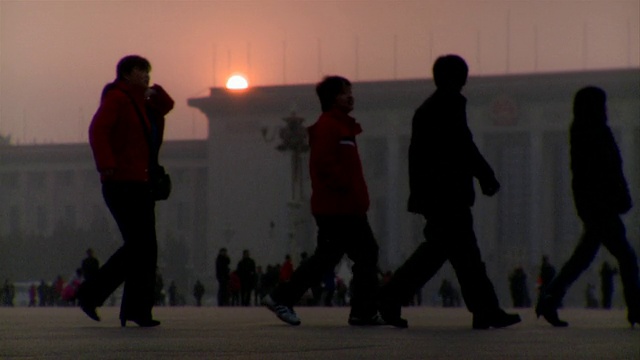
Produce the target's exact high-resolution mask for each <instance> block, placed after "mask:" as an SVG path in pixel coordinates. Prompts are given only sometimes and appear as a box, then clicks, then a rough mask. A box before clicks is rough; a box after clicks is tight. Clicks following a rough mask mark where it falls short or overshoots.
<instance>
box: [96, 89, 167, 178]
mask: <svg viewBox="0 0 640 360" xmlns="http://www.w3.org/2000/svg"><path fill="white" fill-rule="evenodd" d="M153 89H154V90H155V94H154V95H153V96H151V98H150V99H147V100H145V89H144V88H140V87H135V86H131V85H129V84H127V83H126V82H124V81H121V80H116V81H114V82H113V83H111V84H109V85H107V86H106V87H105V90H104V92H103V94H102V99H101V101H100V107H99V108H98V110H97V111H96V114H95V115H94V116H93V120H92V121H91V125H90V126H89V143H90V145H91V150H92V151H93V157H94V160H95V162H96V167H97V169H98V171H99V172H100V174H101V177H100V178H101V180H102V181H103V182H104V181H140V182H144V181H147V180H148V179H149V173H148V168H149V143H148V141H147V138H146V136H145V132H144V129H143V128H142V124H141V123H140V118H139V116H138V113H137V112H136V110H135V108H134V106H133V104H132V102H131V98H130V97H129V96H127V94H129V95H131V97H133V99H134V100H135V101H136V103H137V105H138V109H139V110H140V111H141V112H142V115H143V117H144V121H145V125H146V126H147V129H148V131H149V132H150V125H149V119H148V118H147V113H146V106H145V102H146V103H147V104H146V105H149V106H150V107H151V108H153V109H154V111H156V113H157V114H159V115H161V116H159V117H160V118H162V117H164V115H166V114H167V113H168V112H169V111H170V110H171V109H172V108H173V104H174V103H173V100H172V99H171V97H170V96H169V95H168V94H167V93H166V92H165V91H164V89H162V87H160V86H159V85H154V86H153ZM125 92H126V94H125ZM158 128H159V129H158V132H159V133H160V134H161V131H162V130H163V129H164V119H161V120H160V121H159V124H158ZM108 170H112V171H113V174H112V175H106V174H105V171H108Z"/></svg>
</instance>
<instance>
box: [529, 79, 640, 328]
mask: <svg viewBox="0 0 640 360" xmlns="http://www.w3.org/2000/svg"><path fill="white" fill-rule="evenodd" d="M570 143H571V173H572V183H571V185H572V189H573V199H574V204H575V207H576V210H577V212H578V216H579V217H580V219H581V220H582V223H583V229H584V232H583V234H582V236H581V238H580V240H579V242H578V245H577V246H576V248H575V249H574V251H573V254H572V255H571V257H570V258H569V260H568V261H567V262H566V263H565V264H564V265H563V266H562V269H561V270H560V273H559V274H558V276H557V277H556V278H554V279H553V280H552V281H551V283H550V284H549V285H548V286H547V287H546V288H545V290H544V293H543V294H542V297H541V298H540V299H539V301H538V304H537V306H536V314H537V315H538V317H539V316H543V317H544V318H545V319H546V320H547V321H548V322H549V323H550V324H551V325H553V326H558V327H564V326H567V325H568V323H567V322H566V321H563V320H561V319H560V318H559V317H558V312H557V309H558V306H559V304H560V302H561V301H562V298H563V297H564V295H565V293H566V292H567V290H568V288H569V287H570V286H571V284H573V282H574V281H575V280H576V279H577V278H578V277H579V276H580V274H581V273H582V272H583V271H584V270H585V269H587V267H589V265H590V264H591V262H592V261H593V259H594V257H595V256H596V254H597V252H598V249H599V248H600V245H604V247H605V248H606V249H607V250H609V252H610V253H611V254H612V255H613V256H614V257H615V258H616V259H617V260H618V265H619V267H620V276H621V278H622V285H623V288H624V298H625V301H626V303H627V310H628V313H627V320H628V321H629V323H630V324H631V326H634V324H635V323H640V282H639V281H638V260H637V257H636V254H635V251H634V250H633V248H632V247H631V245H630V244H629V242H628V241H627V236H626V230H625V227H624V224H623V222H622V220H621V218H620V215H621V214H625V213H627V212H628V211H629V210H630V209H631V207H632V203H631V196H630V195H629V188H628V186H627V181H626V179H625V177H624V174H623V171H622V159H621V157H620V151H619V149H618V146H617V144H616V141H615V139H614V137H613V134H612V132H611V129H610V128H609V125H608V124H607V109H606V93H605V92H604V91H603V90H602V89H600V88H597V87H591V86H590V87H585V88H582V89H580V90H579V91H578V92H577V93H576V95H575V98H574V102H573V122H572V124H571V128H570Z"/></svg>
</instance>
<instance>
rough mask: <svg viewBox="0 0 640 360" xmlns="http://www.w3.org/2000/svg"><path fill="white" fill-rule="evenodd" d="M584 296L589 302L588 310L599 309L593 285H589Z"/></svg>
mask: <svg viewBox="0 0 640 360" xmlns="http://www.w3.org/2000/svg"><path fill="white" fill-rule="evenodd" d="M584 296H585V300H586V301H587V309H595V308H597V307H598V299H596V287H595V285H593V284H592V283H588V284H587V289H586V290H585V293H584Z"/></svg>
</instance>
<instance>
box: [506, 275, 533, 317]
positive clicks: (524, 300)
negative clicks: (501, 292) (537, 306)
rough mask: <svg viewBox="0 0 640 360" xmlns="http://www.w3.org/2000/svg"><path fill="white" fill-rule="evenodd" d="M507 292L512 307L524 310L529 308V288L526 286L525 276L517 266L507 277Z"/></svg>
mask: <svg viewBox="0 0 640 360" xmlns="http://www.w3.org/2000/svg"><path fill="white" fill-rule="evenodd" d="M509 290H510V292H511V299H512V300H513V307H516V308H525V307H530V306H531V298H530V297H529V288H528V285H527V274H526V273H525V272H524V269H523V268H522V266H518V267H517V268H515V269H514V270H513V272H512V273H511V275H509Z"/></svg>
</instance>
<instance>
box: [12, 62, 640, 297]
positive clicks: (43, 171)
mask: <svg viewBox="0 0 640 360" xmlns="http://www.w3.org/2000/svg"><path fill="white" fill-rule="evenodd" d="M586 85H597V86H600V87H602V88H604V89H605V90H606V91H607V93H608V96H609V102H608V108H609V122H610V124H611V127H612V128H613V129H614V132H615V135H616V138H617V140H618V144H619V146H620V149H621V152H622V156H623V159H624V162H625V173H626V176H627V180H628V182H629V185H630V188H631V191H632V196H633V197H634V200H635V203H636V204H640V193H639V189H640V186H639V185H640V166H639V165H640V121H639V120H640V71H638V69H631V70H611V71H594V72H576V73H563V74H542V75H541V74H536V75H533V74H532V75H509V76H491V77H474V78H471V79H470V80H469V83H468V86H467V87H466V89H465V91H464V93H465V95H466V96H467V97H468V99H469V102H468V109H467V113H468V117H469V126H470V127H471V129H472V131H473V133H474V139H475V141H476V143H477V145H478V147H479V148H480V150H481V151H482V152H483V154H485V157H486V158H487V160H488V161H489V163H490V164H491V165H492V166H493V168H494V170H495V171H496V174H497V176H498V179H499V180H500V182H501V184H502V189H501V191H500V193H499V194H498V195H497V196H495V197H493V198H486V197H482V196H478V199H477V201H476V206H475V207H474V214H475V220H476V232H477V235H478V238H479V243H480V247H481V249H482V253H483V256H484V259H485V262H486V263H487V266H488V271H489V275H490V277H491V278H492V279H493V280H494V282H495V285H496V290H497V291H498V294H499V296H500V299H501V301H502V302H503V303H504V304H510V303H511V301H510V299H509V295H508V275H509V273H510V272H511V271H512V270H513V269H514V268H515V267H517V266H523V267H524V269H525V271H526V272H527V274H528V275H529V288H530V291H531V296H532V297H534V295H535V294H534V291H535V290H534V289H535V281H536V277H537V272H538V267H539V264H540V259H541V257H542V255H545V254H546V255H549V257H550V258H551V261H552V262H553V263H554V264H555V265H556V266H557V267H559V266H560V265H561V264H562V262H564V261H565V260H566V259H567V257H568V256H569V254H570V252H571V250H572V249H573V247H574V245H575V243H576V240H577V238H578V236H579V234H580V231H581V228H580V226H581V224H580V222H579V220H578V218H577V216H576V215H575V210H574V207H573V200H572V196H571V189H570V179H571V177H570V172H569V158H568V154H569V146H568V128H569V124H570V121H571V117H572V115H571V107H572V99H573V94H574V93H575V92H576V91H577V90H578V89H579V88H581V87H583V86H586ZM433 90H434V85H433V83H432V82H431V81H430V80H402V81H380V82H357V83H355V84H354V87H353V91H354V96H355V101H356V105H355V107H356V110H355V111H354V113H353V115H354V116H355V117H356V118H357V119H358V121H359V122H360V123H361V124H362V126H363V128H364V132H363V134H362V135H361V136H360V137H359V138H358V142H359V148H360V153H361V157H362V160H363V166H364V169H365V176H366V178H367V181H368V184H369V191H370V194H371V199H372V206H371V210H370V213H369V217H370V222H371V225H372V227H373V229H374V232H375V234H376V237H377V238H378V241H379V244H380V267H381V269H382V270H393V269H394V268H395V267H397V266H398V265H399V264H401V263H402V261H403V260H404V259H405V258H406V257H407V256H408V255H409V254H410V253H411V252H412V251H413V249H414V248H415V247H416V246H417V244H418V243H419V242H420V241H422V240H423V239H422V227H423V220H422V219H421V218H420V217H419V216H416V215H412V214H409V213H408V212H407V211H406V200H407V197H408V181H407V151H408V144H409V139H410V123H411V117H412V114H413V111H414V109H415V108H416V107H417V106H418V105H419V104H420V103H421V102H422V101H423V100H424V98H426V96H428V94H429V93H430V92H432V91H433ZM189 105H190V106H192V107H195V108H198V109H200V110H201V111H202V112H203V113H204V114H206V116H207V118H208V120H209V136H208V139H207V140H205V141H167V142H166V143H165V145H164V148H163V150H162V153H161V158H162V163H163V164H164V165H165V167H167V168H168V170H169V172H170V173H171V175H172V177H173V179H174V182H175V184H174V185H175V189H174V193H173V194H172V196H171V198H170V199H169V200H168V201H166V202H159V203H158V233H159V240H160V248H161V259H160V267H161V270H162V271H163V273H164V274H165V277H166V278H167V279H178V280H179V286H182V288H183V289H185V291H186V290H188V289H190V288H191V285H192V284H193V282H195V279H196V278H199V279H203V280H204V281H205V282H206V283H205V286H207V289H211V290H212V292H210V294H211V293H213V290H214V287H215V286H214V284H215V282H214V279H215V277H214V275H215V274H214V272H215V266H214V262H215V256H216V255H217V252H218V249H219V248H221V247H226V248H228V249H229V251H230V254H231V256H232V266H235V263H236V262H237V261H238V260H239V258H240V255H241V251H242V250H243V249H245V248H246V249H249V250H251V252H252V256H253V257H254V258H255V259H256V261H257V263H258V264H261V265H266V264H273V263H280V262H282V260H283V259H284V255H285V254H287V253H290V254H292V255H293V256H294V259H295V258H297V256H298V255H299V253H300V252H302V251H307V252H312V251H313V248H314V243H315V224H314V223H313V218H312V217H311V215H310V213H309V203H308V199H309V195H310V194H309V192H310V186H309V179H308V171H307V167H306V161H307V159H306V154H305V153H301V154H299V156H300V157H299V159H300V160H301V164H302V166H301V168H300V169H301V172H300V173H298V172H297V171H296V174H297V176H296V177H293V176H292V171H294V168H296V161H295V159H296V156H294V155H293V154H292V153H291V152H282V151H278V150H276V147H277V146H278V145H279V144H280V143H281V142H282V140H281V137H280V135H281V129H282V127H283V126H285V125H286V123H285V122H284V121H282V120H283V119H284V118H288V117H291V115H292V113H295V114H296V116H298V117H301V118H304V119H306V120H305V122H304V124H303V125H310V124H312V123H313V121H315V119H316V118H317V116H318V114H319V104H318V101H317V99H316V97H315V93H314V86H313V85H292V86H270V87H255V88H249V89H247V90H243V91H231V90H226V89H221V88H213V89H211V93H210V95H209V96H207V97H204V98H197V99H189ZM292 182H293V183H292ZM0 187H1V188H0V189H1V191H0V206H1V208H0V209H1V214H2V217H1V218H0V235H1V236H2V241H3V243H2V248H3V249H5V248H7V247H12V246H13V245H14V244H15V241H14V240H10V239H9V237H11V236H14V237H15V236H17V235H16V234H20V235H21V236H23V238H24V240H22V241H26V242H29V241H31V240H33V239H36V240H33V241H44V240H42V239H44V238H47V239H52V241H54V240H53V238H54V237H55V236H56V234H59V233H64V231H62V232H60V231H59V232H56V229H58V228H60V227H62V228H68V229H72V230H73V229H83V230H78V231H76V233H77V232H82V233H83V234H86V235H85V236H86V237H89V239H86V240H84V242H81V241H78V240H77V241H75V242H74V244H76V245H77V244H78V243H79V242H80V243H81V244H82V245H77V246H79V247H83V246H84V245H87V246H93V247H100V246H102V247H101V248H100V249H101V252H102V254H101V255H102V258H103V259H104V256H106V253H110V252H111V251H113V249H115V247H117V246H119V234H118V232H117V231H116V229H115V224H114V223H113V221H112V220H111V218H110V216H109V214H108V212H107V210H106V207H105V206H104V204H103V201H102V198H101V195H100V190H99V183H98V177H97V173H96V172H95V170H94V166H93V162H92V159H91V154H90V150H89V148H88V146H87V145H86V144H78V145H46V146H37V145H34V146H9V147H2V148H0ZM639 216H640V211H639V210H638V207H636V208H634V209H633V210H632V212H631V213H630V214H628V215H626V216H625V218H624V219H625V221H626V223H627V225H628V234H629V238H630V240H631V241H632V243H633V245H634V247H635V248H636V249H637V250H640V233H639V232H640V222H639V221H638V219H639ZM95 233H102V234H104V233H106V234H108V236H107V237H106V238H107V239H108V240H92V238H93V236H92V235H90V234H95ZM33 234H39V235H41V236H40V237H35V238H33V239H32V237H29V236H27V235H33ZM103 237H104V236H98V235H96V239H102V238H103ZM30 239H31V240H30ZM55 242H56V244H57V247H53V248H54V249H56V248H57V249H60V251H58V253H60V254H62V255H59V256H66V257H65V259H66V260H65V261H66V262H71V263H72V264H71V265H69V267H68V269H66V270H65V271H69V272H71V271H72V270H73V266H76V264H77V263H78V262H79V260H80V258H81V257H82V256H83V252H84V248H80V249H67V248H66V247H65V246H70V245H71V244H69V245H65V244H67V243H68V242H65V240H64V239H55ZM105 243H106V244H108V245H105ZM7 244H9V245H7ZM24 246H25V247H26V248H29V249H33V253H32V256H33V258H34V259H37V258H39V257H42V256H47V255H48V254H40V253H39V252H38V250H37V248H38V245H37V244H33V246H30V245H29V244H24ZM604 259H610V255H608V254H606V252H601V254H600V255H599V257H598V258H597V261H596V263H594V266H592V268H591V269H589V270H588V271H587V273H586V274H585V276H584V277H583V278H581V280H580V282H578V283H577V284H576V286H575V287H574V288H573V289H572V291H571V292H570V293H569V294H568V298H567V304H573V305H582V304H584V300H583V298H584V290H585V288H586V284H587V282H590V283H594V284H597V283H599V278H598V275H597V274H598V270H599V266H600V263H601V262H602V260H604ZM25 261H26V259H25ZM49 263H51V266H54V265H55V266H58V268H56V269H55V271H62V270H64V269H60V267H61V266H62V264H58V263H55V262H51V261H50V262H49ZM4 266H5V268H2V266H0V271H4V272H9V273H11V271H12V270H10V269H6V265H4ZM24 266H25V267H28V266H27V265H24ZM55 266H54V267H55ZM52 271H54V270H52ZM14 273H15V274H16V276H17V274H19V273H18V272H14ZM343 273H348V272H347V271H344V270H343ZM0 275H2V274H0ZM45 275H46V274H42V275H40V274H34V273H33V272H31V273H29V276H31V277H33V276H38V277H41V276H45ZM445 277H446V278H449V279H453V278H455V276H454V274H453V271H452V270H451V268H450V267H449V266H447V267H446V268H445V269H444V270H443V271H442V272H441V273H440V274H438V276H437V278H436V279H434V280H433V281H431V282H430V283H429V284H428V285H427V286H426V287H425V291H424V293H425V295H426V296H427V298H426V299H425V302H426V303H429V304H431V303H434V301H435V300H434V298H435V297H436V293H437V289H438V287H439V285H440V281H441V280H442V279H443V278H445ZM619 293H620V291H618V294H619ZM616 301H617V304H620V305H621V304H622V302H621V300H620V298H617V299H616Z"/></svg>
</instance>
